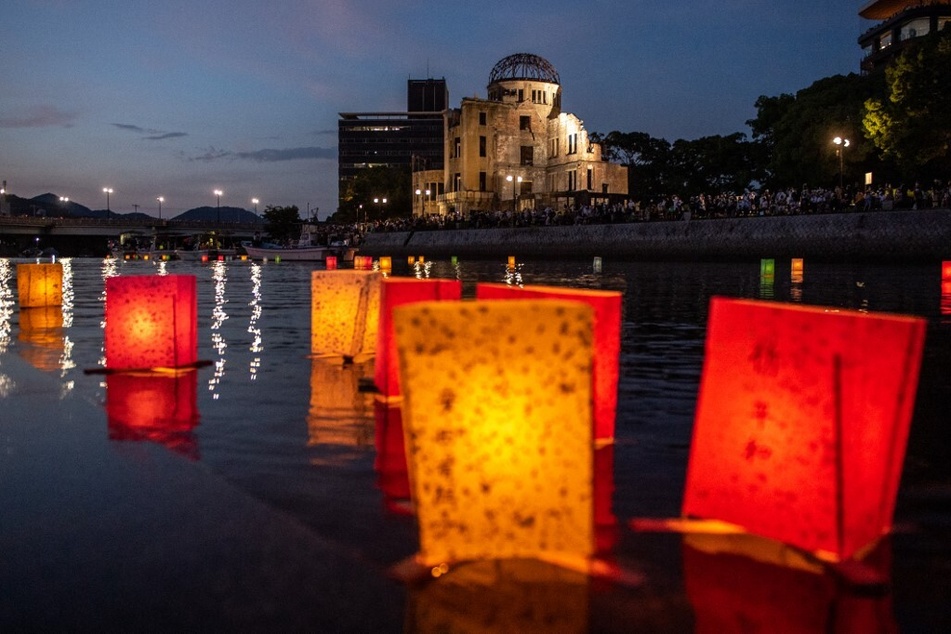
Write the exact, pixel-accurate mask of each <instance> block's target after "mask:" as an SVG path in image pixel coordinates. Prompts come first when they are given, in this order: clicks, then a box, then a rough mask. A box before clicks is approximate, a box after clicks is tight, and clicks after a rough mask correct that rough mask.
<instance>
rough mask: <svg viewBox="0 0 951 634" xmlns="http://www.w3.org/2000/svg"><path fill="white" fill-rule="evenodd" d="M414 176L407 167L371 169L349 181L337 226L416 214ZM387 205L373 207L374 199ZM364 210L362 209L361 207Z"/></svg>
mask: <svg viewBox="0 0 951 634" xmlns="http://www.w3.org/2000/svg"><path fill="white" fill-rule="evenodd" d="M412 184H413V182H412V176H411V174H410V171H409V166H406V167H401V168H397V167H371V168H368V169H365V170H361V171H360V172H358V173H357V175H356V176H355V177H354V178H353V180H351V181H348V182H347V184H346V185H345V187H344V189H343V191H342V192H341V195H340V209H339V210H338V211H337V213H336V214H334V217H333V220H334V221H335V222H345V221H346V222H363V220H364V218H366V219H367V220H370V221H373V220H378V219H383V218H396V217H401V216H402V217H409V216H411V215H412V214H413V192H412V191H411V189H412ZM384 198H386V204H385V205H383V204H381V203H374V202H373V200H374V199H379V200H383V199H384ZM361 206H362V207H361Z"/></svg>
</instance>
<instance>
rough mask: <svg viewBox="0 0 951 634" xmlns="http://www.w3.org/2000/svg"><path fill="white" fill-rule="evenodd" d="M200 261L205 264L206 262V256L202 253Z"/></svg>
mask: <svg viewBox="0 0 951 634" xmlns="http://www.w3.org/2000/svg"><path fill="white" fill-rule="evenodd" d="M201 261H202V262H207V261H208V254H207V253H202V254H201Z"/></svg>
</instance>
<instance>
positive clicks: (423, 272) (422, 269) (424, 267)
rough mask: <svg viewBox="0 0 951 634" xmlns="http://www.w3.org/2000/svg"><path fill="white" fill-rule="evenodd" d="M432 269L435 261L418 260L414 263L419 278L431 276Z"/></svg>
mask: <svg viewBox="0 0 951 634" xmlns="http://www.w3.org/2000/svg"><path fill="white" fill-rule="evenodd" d="M432 270H433V263H432V262H429V261H426V262H419V261H417V262H415V263H414V264H413V271H414V273H415V274H416V279H418V280H422V279H429V276H430V275H431V274H432Z"/></svg>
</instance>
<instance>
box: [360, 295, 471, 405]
mask: <svg viewBox="0 0 951 634" xmlns="http://www.w3.org/2000/svg"><path fill="white" fill-rule="evenodd" d="M461 298H462V282H461V281H459V280H449V279H438V278H432V279H422V280H421V279H416V278H410V277H399V278H393V277H390V278H386V279H385V280H383V286H382V292H381V296H380V318H379V319H380V321H379V327H378V328H377V340H376V359H375V360H374V366H373V382H374V384H375V385H376V387H377V390H379V397H380V398H382V399H383V400H395V399H398V398H399V397H400V376H399V366H398V363H397V357H396V341H395V339H394V334H393V333H394V331H393V309H394V308H396V307H397V306H403V305H404V304H411V303H414V302H422V301H433V300H437V301H438V300H459V299H461Z"/></svg>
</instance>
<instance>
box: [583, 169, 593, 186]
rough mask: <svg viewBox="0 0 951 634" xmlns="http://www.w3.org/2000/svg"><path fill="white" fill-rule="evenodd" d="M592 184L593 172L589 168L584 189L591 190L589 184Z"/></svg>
mask: <svg viewBox="0 0 951 634" xmlns="http://www.w3.org/2000/svg"><path fill="white" fill-rule="evenodd" d="M593 182H594V170H593V169H591V168H590V167H589V168H588V182H587V183H586V184H585V189H588V190H590V189H593V187H592V186H591V184H592V183H593Z"/></svg>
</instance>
